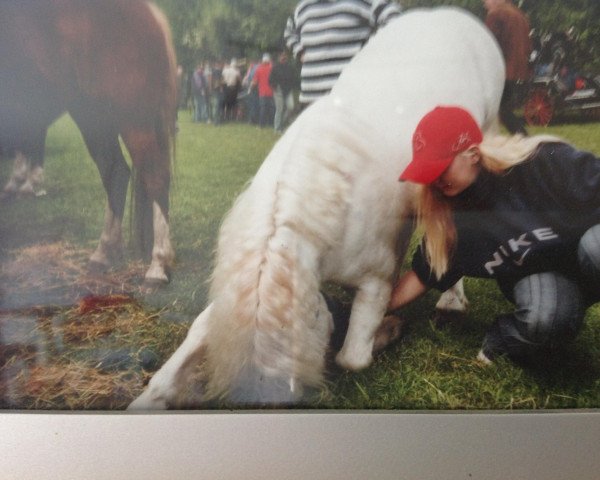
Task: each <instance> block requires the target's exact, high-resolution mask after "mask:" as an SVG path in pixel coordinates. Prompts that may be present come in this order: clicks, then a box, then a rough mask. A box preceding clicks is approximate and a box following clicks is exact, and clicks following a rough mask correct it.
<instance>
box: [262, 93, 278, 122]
mask: <svg viewBox="0 0 600 480" xmlns="http://www.w3.org/2000/svg"><path fill="white" fill-rule="evenodd" d="M258 109H259V110H258V123H259V124H260V126H261V127H266V126H267V125H269V126H270V125H273V114H274V113H275V104H274V103H273V97H259V98H258Z"/></svg>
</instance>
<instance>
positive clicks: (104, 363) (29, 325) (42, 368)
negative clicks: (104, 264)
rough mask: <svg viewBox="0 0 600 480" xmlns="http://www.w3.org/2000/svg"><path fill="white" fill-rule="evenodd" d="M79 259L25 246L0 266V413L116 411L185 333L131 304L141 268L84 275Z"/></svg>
mask: <svg viewBox="0 0 600 480" xmlns="http://www.w3.org/2000/svg"><path fill="white" fill-rule="evenodd" d="M89 253H90V252H88V251H84V250H80V249H76V248H74V247H73V246H72V245H69V244H66V243H56V244H49V245H41V246H34V247H28V248H24V249H22V250H20V251H17V252H13V254H12V256H11V258H9V259H8V261H6V262H5V263H4V264H3V265H2V266H1V267H0V285H2V289H3V290H2V292H0V407H2V408H22V409H23V408H27V409H29V408H32V409H88V410H89V409H101V410H103V409H119V408H124V407H125V406H126V405H127V404H128V403H129V402H130V401H131V400H132V399H133V398H134V397H135V396H136V395H137V394H139V393H140V391H141V390H142V388H143V385H144V383H145V382H146V381H147V380H148V378H149V376H150V375H151V371H152V370H153V369H155V368H157V367H158V365H159V363H160V361H161V359H162V358H163V356H165V355H167V354H168V353H169V349H170V348H174V346H173V342H178V341H179V340H180V339H181V337H182V336H183V335H184V334H185V330H186V326H185V325H181V324H179V325H177V324H169V323H166V322H161V320H160V314H161V312H156V311H153V312H148V311H146V310H145V309H144V307H143V305H142V304H141V303H140V301H138V298H139V295H138V294H139V293H140V287H139V279H140V278H142V276H143V265H141V263H140V264H132V265H129V266H128V267H127V268H126V269H122V270H116V271H111V272H109V274H106V275H90V274H88V272H87V271H86V268H85V266H86V262H87V260H86V259H87V258H88V256H89ZM165 339H168V340H169V341H165Z"/></svg>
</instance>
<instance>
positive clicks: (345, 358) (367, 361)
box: [335, 349, 373, 372]
mask: <svg viewBox="0 0 600 480" xmlns="http://www.w3.org/2000/svg"><path fill="white" fill-rule="evenodd" d="M335 363H337V364H338V365H339V366H340V367H342V368H343V369H345V370H351V371H353V372H356V371H358V370H362V369H364V368H367V367H368V366H369V365H371V363H373V356H372V355H371V349H369V353H368V355H360V356H359V355H352V354H347V353H346V352H345V351H344V349H342V350H341V351H340V352H339V353H338V354H337V355H336V356H335Z"/></svg>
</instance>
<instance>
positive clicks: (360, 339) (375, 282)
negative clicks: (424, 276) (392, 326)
mask: <svg viewBox="0 0 600 480" xmlns="http://www.w3.org/2000/svg"><path fill="white" fill-rule="evenodd" d="M391 292H392V287H391V285H390V283H389V282H386V281H384V280H381V279H378V278H370V279H369V280H368V281H366V282H364V283H363V284H362V285H360V287H359V288H358V291H357V293H356V296H355V298H354V302H353V303H352V313H351V315H350V321H349V325H348V333H347V334H346V339H345V340H344V345H343V347H342V349H341V350H340V351H339V353H338V354H337V356H336V358H335V359H336V362H337V363H338V365H340V366H341V367H343V368H346V369H348V370H360V369H362V368H365V367H368V366H369V365H370V364H371V362H372V361H373V343H374V340H375V332H376V331H377V329H378V327H379V325H380V324H381V322H382V320H383V315H384V313H385V310H386V307H387V304H388V302H389V300H390V295H391Z"/></svg>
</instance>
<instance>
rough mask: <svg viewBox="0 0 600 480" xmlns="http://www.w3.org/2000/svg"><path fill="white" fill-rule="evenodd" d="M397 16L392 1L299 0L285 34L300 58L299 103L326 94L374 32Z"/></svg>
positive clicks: (295, 55) (296, 55)
mask: <svg viewBox="0 0 600 480" xmlns="http://www.w3.org/2000/svg"><path fill="white" fill-rule="evenodd" d="M399 13H400V5H399V4H397V3H395V2H394V1H391V0H301V1H300V3H299V4H298V5H297V6H296V10H295V11H294V14H293V16H291V17H290V18H289V19H288V21H287V25H286V28H285V32H284V40H285V42H286V45H287V46H288V48H289V49H290V50H291V51H292V53H293V54H294V57H296V58H298V57H300V56H302V70H301V72H300V78H301V82H300V90H301V91H300V102H302V103H310V102H313V101H315V100H316V99H317V98H319V97H321V96H323V95H326V94H328V93H329V92H330V90H331V88H332V87H333V85H334V83H335V81H336V80H337V78H338V77H339V75H340V73H341V72H342V69H343V68H344V66H345V65H346V64H347V63H348V62H349V61H350V60H351V59H352V57H354V55H356V53H358V51H359V50H360V49H361V48H362V47H363V45H364V44H365V43H366V42H367V40H368V39H369V37H370V36H371V35H372V34H373V32H375V31H376V30H377V28H378V27H380V26H382V25H385V24H386V23H387V22H388V20H389V19H390V18H392V17H394V16H396V15H398V14H399Z"/></svg>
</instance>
